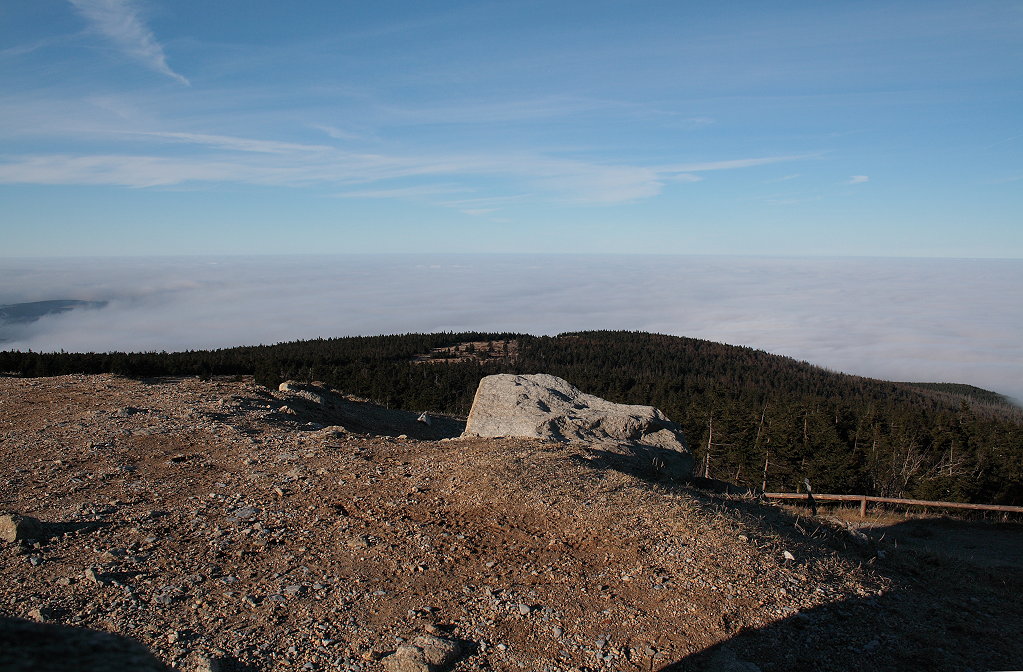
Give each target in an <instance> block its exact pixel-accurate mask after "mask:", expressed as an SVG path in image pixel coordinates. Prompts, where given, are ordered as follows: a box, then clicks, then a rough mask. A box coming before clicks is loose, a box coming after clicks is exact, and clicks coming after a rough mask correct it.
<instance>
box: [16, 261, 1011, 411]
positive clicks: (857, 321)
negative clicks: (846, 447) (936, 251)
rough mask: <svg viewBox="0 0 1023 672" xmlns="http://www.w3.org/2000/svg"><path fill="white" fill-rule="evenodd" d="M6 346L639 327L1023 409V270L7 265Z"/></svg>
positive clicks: (635, 264) (153, 346)
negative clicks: (84, 304)
mask: <svg viewBox="0 0 1023 672" xmlns="http://www.w3.org/2000/svg"><path fill="white" fill-rule="evenodd" d="M51 299H82V300H94V301H107V302H108V304H107V306H106V307H104V308H102V309H96V310H76V311H72V312H69V313H63V314H59V315H50V316H46V317H44V318H42V319H40V320H38V321H36V322H33V323H30V324H22V325H6V326H0V338H2V339H4V342H2V343H0V348H4V349H21V350H25V349H29V348H31V349H32V350H36V351H52V350H66V351H97V352H98V351H108V350H136V351H138V350H155V351H159V350H167V351H172V350H183V349H195V348H218V347H230V346H234V345H249V344H258V343H276V342H280V341H288V340H296V339H305V338H316V337H332V336H348V335H372V334H385V333H405V332H436V331H511V332H525V333H531V334H557V333H561V332H565V331H578V330H584V329H627V330H636V331H652V332H659V333H665V334H675V335H680V336H691V337H696V338H704V339H709V340H713V341H720V342H724V343H731V344H735V345H747V346H752V347H754V348H758V349H762V350H766V351H768V352H773V353H776V354H782V355H788V356H791V357H795V358H797V359H801V360H806V361H808V362H811V363H813V364H818V365H821V366H825V367H827V368H829V369H833V370H838V371H843V372H846V373H853V374H858V375H864V376H871V377H876V378H884V379H888V380H914V381H935V382H937V381H947V382H962V383H969V384H972V385H977V386H979V387H983V388H987V389H991V390H994V391H997V392H1000V393H1002V394H1006V395H1010V396H1012V397H1015V398H1016V399H1023V308H1021V306H1023V260H1001V259H890V258H884V259H881V258H870V259H867V258H762V257H697V256H583V255H579V256H571V255H350V256H302V257H299V256H295V257H283V256H282V257H221V258H213V257H179V258H169V257H167V258H123V259H122V258H60V259H57V258H54V259H0V305H3V304H12V303H22V302H28V301H43V300H51Z"/></svg>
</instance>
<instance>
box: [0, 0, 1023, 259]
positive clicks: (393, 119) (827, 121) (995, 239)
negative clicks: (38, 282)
mask: <svg viewBox="0 0 1023 672" xmlns="http://www.w3.org/2000/svg"><path fill="white" fill-rule="evenodd" d="M1021 84H1023V4H1021V3H1018V2H1003V1H998V2H985V1H974V2H940V1H933V0H929V1H927V2H913V1H906V2H897V3H891V2H884V3H882V2H856V3H832V2H823V3H822V2H750V3H741V2H729V3H706V2H681V1H674V2H601V1H599V0H587V2H517V1H504V2H493V3H487V2H387V1H382V2H372V3H367V2H360V3H356V2H337V1H336V0H330V1H324V2H316V1H312V0H310V1H308V2H300V3H281V2H279V1H274V2H263V1H259V0H245V1H244V2H242V1H234V0H218V1H217V2H214V3H210V2H206V1H203V2H197V1H191V0H174V1H173V2H171V1H170V0H146V1H144V2H143V1H134V0H70V1H65V0H33V1H32V2H9V3H4V4H3V5H2V6H0V234H2V236H0V240H2V242H0V246H2V249H0V256H6V257H17V256H38V255H44V256H45V255H57V256H74V255H96V254H100V255H129V256H130V255H149V254H264V253H310V252H316V253H348V252H417V251H420V252H421V251H426V252H447V251H454V252H584V253H585V252H594V253H609V252H630V253H647V252H656V253H668V254H671V253H674V254H768V255H798V256H805V255H865V256H873V255H878V256H937V257H1008V258H1021V257H1023V233H1021V230H1023V226H1021V223H1023V217H1021V215H1023V130H1021V123H1020V120H1021V119H1023V87H1021Z"/></svg>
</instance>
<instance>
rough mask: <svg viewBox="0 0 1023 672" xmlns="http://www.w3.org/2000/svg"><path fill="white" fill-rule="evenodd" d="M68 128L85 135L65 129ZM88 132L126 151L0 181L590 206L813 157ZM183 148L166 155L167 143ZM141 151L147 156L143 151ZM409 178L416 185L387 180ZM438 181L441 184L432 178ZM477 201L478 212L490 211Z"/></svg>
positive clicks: (23, 161)
mask: <svg viewBox="0 0 1023 672" xmlns="http://www.w3.org/2000/svg"><path fill="white" fill-rule="evenodd" d="M68 133H71V135H72V136H74V135H81V133H75V132H74V131H73V130H69V131H68ZM87 135H88V136H89V137H100V136H102V137H105V138H113V139H116V140H118V141H120V142H121V145H122V147H123V149H124V150H126V151H120V152H108V153H103V154H75V153H70V152H63V153H60V154H22V155H12V154H8V155H6V156H0V183H6V184H50V185H57V184H69V185H114V186H124V187H136V188H138V187H153V186H173V185H179V184H184V183H196V182H225V183H230V182H233V183H241V184H259V185H276V186H290V187H296V186H322V187H331V186H334V187H338V186H340V187H345V186H353V185H377V186H378V188H363V189H359V190H349V191H343V192H341V193H337V194H335V195H336V196H340V197H349V198H417V197H430V196H435V195H438V194H451V193H457V192H459V191H466V192H477V191H478V186H477V184H476V182H475V181H476V180H478V179H479V178H480V177H481V176H483V177H496V178H500V179H501V180H502V181H503V182H504V183H505V184H504V185H503V186H502V187H499V190H500V191H503V192H504V193H494V192H493V191H491V193H489V194H487V196H488V197H490V198H501V197H503V196H506V195H507V194H508V193H513V194H516V195H517V196H516V198H518V197H519V196H518V195H519V194H522V193H530V194H532V195H534V196H536V197H539V198H545V199H550V200H555V201H562V202H569V203H577V204H584V205H601V204H616V203H627V202H634V201H638V200H642V199H647V198H652V197H655V196H657V195H659V194H661V193H662V191H663V190H664V188H665V185H666V184H669V183H676V184H677V183H689V182H699V181H701V180H702V179H703V178H702V177H701V176H700V175H699V173H702V172H707V171H724V170H737V169H743V168H751V167H756V166H763V165H768V164H774V163H780V162H790V161H800V160H805V159H809V158H813V156H814V155H806V154H799V155H784V156H767V157H748V158H741V159H728V160H721V161H706V162H700V163H689V164H678V165H667V166H657V165H637V164H635V163H627V162H609V161H600V160H586V159H580V158H567V157H560V156H557V155H555V154H554V153H553V152H552V153H543V152H542V151H540V150H536V151H518V150H492V151H482V150H480V151H472V152H461V153H448V152H438V151H422V150H419V151H408V152H396V151H393V150H387V151H375V152H374V151H361V152H360V151H351V150H349V149H347V148H343V147H339V146H335V145H330V144H319V143H316V144H313V143H300V142H282V141H278V140H265V139H260V138H252V137H243V136H235V135H224V134H215V133H195V132H182V131H169V130H146V129H145V128H134V129H119V128H116V127H113V126H109V125H107V126H104V127H97V128H95V129H93V130H91V131H88V133H87ZM166 144H175V145H180V146H181V150H177V149H176V150H174V151H173V152H167V151H165V150H164V148H163V145H166ZM140 147H141V149H142V152H139V151H138V150H139V148H140ZM407 178H413V179H417V180H419V183H417V184H407V183H406V184H400V185H394V184H388V181H392V180H402V179H407ZM437 181H439V182H440V183H439V184H436V183H435V182H437ZM490 207H491V206H490V205H489V204H488V205H486V206H477V207H475V208H472V209H473V210H477V211H478V210H479V209H481V208H490Z"/></svg>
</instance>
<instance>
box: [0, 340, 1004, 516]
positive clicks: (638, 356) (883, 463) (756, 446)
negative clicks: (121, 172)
mask: <svg viewBox="0 0 1023 672" xmlns="http://www.w3.org/2000/svg"><path fill="white" fill-rule="evenodd" d="M0 372H9V373H15V374H19V375H24V376H45V375H60V374H70V373H117V374H122V375H131V376H134V377H145V376H168V375H169V376H188V375H192V376H196V375H198V376H202V377H204V378H210V377H213V376H221V375H250V376H253V377H254V379H255V381H256V382H258V383H261V384H263V385H266V386H267V387H270V388H272V389H276V388H277V386H278V385H279V384H280V383H281V382H283V381H285V380H298V381H305V382H309V381H314V380H318V381H323V382H325V383H326V384H327V385H329V386H333V387H334V388H336V389H337V390H341V391H343V392H345V393H347V394H353V395H358V396H359V397H361V398H364V399H371V400H373V401H374V402H375V403H378V404H381V405H384V406H388V407H391V408H404V409H409V410H412V409H416V410H418V411H424V410H429V411H437V412H445V413H451V414H456V415H463V416H464V415H466V414H468V412H469V408H470V405H471V403H472V399H473V394H474V393H475V391H476V389H477V386H478V384H479V382H480V380H481V379H482V378H483V377H484V376H487V375H492V374H499V373H510V374H517V375H521V374H536V373H546V374H551V375H554V376H557V377H559V378H562V379H564V380H566V381H567V382H568V383H570V384H571V385H573V386H575V387H577V388H578V389H580V390H582V391H583V392H585V393H587V394H593V395H596V396H598V397H601V398H603V399H606V400H608V401H612V402H615V403H620V404H638V405H648V406H654V407H656V408H658V409H660V410H661V411H662V412H664V414H665V415H667V416H668V417H669V418H671V419H672V420H673V421H675V422H676V423H678V424H679V425H680V426H681V427H682V430H683V432H684V434H685V436H686V438H687V440H688V444H689V447H690V449H691V450H692V451H693V454H694V455H693V456H694V458H695V460H696V463H697V464H700V465H701V466H702V471H704V472H705V473H706V474H707V475H709V476H710V477H712V478H717V479H721V480H725V481H729V482H733V483H737V484H740V485H743V486H748V487H755V488H761V487H762V486H763V489H765V490H769V491H794V490H796V489H797V488H799V487H802V483H803V481H804V479H807V478H808V479H809V480H810V482H811V483H812V484H813V487H814V488H815V489H816V490H818V491H819V492H850V493H863V494H868V495H875V496H882V497H907V498H914V499H931V500H948V501H959V502H974V503H979V504H1008V505H1019V504H1023V410H1021V409H1020V408H1018V407H1014V406H1012V405H1009V404H1006V403H1004V400H1002V401H1001V402H999V399H1001V397H998V395H995V394H993V393H984V392H983V391H982V390H976V389H975V388H971V390H970V393H969V394H966V393H964V388H963V386H955V385H951V386H950V385H940V386H926V385H925V386H924V387H923V388H920V387H914V386H911V385H908V384H903V383H891V382H885V381H880V380H871V379H867V378H861V377H857V376H850V375H845V374H841V373H836V372H834V371H827V370H825V369H822V368H820V367H816V366H812V365H810V364H808V363H806V362H798V361H796V360H793V359H791V358H789V357H781V356H778V355H772V354H769V353H766V352H763V351H759V350H754V349H752V348H746V347H737V346H730V345H724V344H721V343H712V342H709V341H702V340H698V339H693V338H681V337H676V336H665V335H659V334H646V333H638V332H611V331H600V332H579V333H572V334H562V335H560V336H557V337H547V336H544V337H536V336H527V335H522V334H518V335H516V334H474V333H463V334H403V335H391V336H369V337H350V338H334V339H317V340H312V341H296V342H293V343H280V344H277V345H268V346H256V347H238V348H229V349H225V350H212V351H194V352H177V353H28V352H26V353H22V352H10V351H7V352H0ZM765 465H767V466H768V469H767V471H766V474H765ZM765 483H766V485H765Z"/></svg>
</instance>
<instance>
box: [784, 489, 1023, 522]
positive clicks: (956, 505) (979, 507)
mask: <svg viewBox="0 0 1023 672" xmlns="http://www.w3.org/2000/svg"><path fill="white" fill-rule="evenodd" d="M764 497H767V498H768V499H802V500H805V501H810V500H809V497H808V496H807V494H806V493H798V492H765V493H764ZM813 499H814V500H816V501H818V502H859V503H860V517H866V515H867V503H868V502H875V503H880V504H903V505H906V506H930V507H936V508H942V509H972V510H974V511H1005V512H1009V513H1023V506H1005V505H1002V504H963V503H962V502H932V501H928V500H925V499H898V498H896V497H871V496H870V495H818V494H817V493H813Z"/></svg>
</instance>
